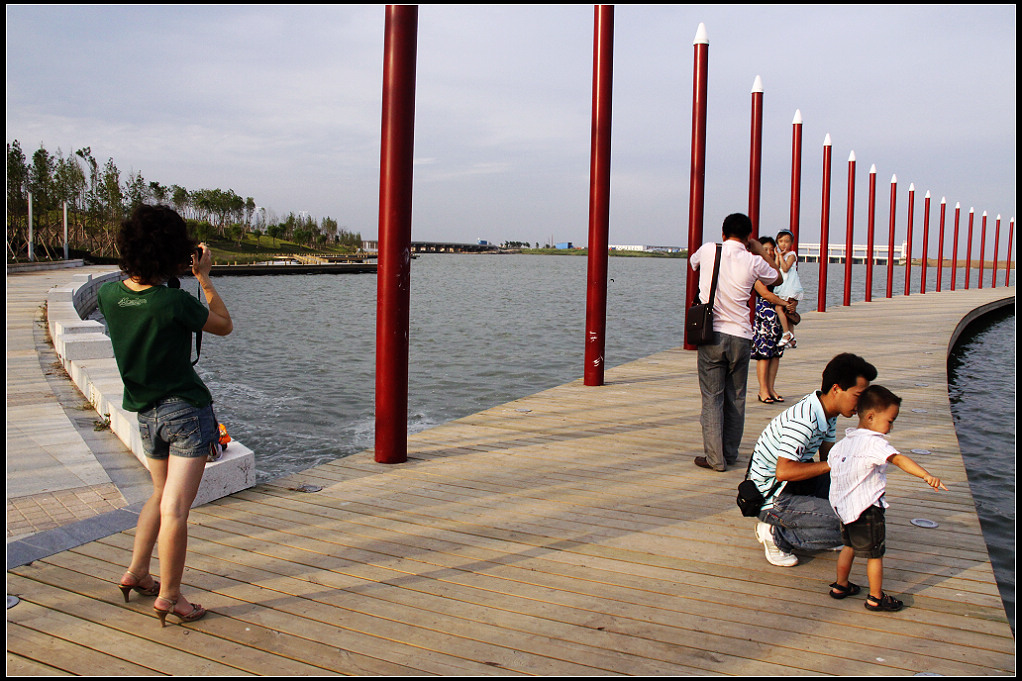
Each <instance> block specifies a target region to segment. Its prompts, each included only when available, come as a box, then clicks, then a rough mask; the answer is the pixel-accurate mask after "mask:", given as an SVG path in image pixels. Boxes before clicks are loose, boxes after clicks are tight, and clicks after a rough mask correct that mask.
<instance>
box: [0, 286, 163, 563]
mask: <svg viewBox="0 0 1022 681" xmlns="http://www.w3.org/2000/svg"><path fill="white" fill-rule="evenodd" d="M109 270H110V267H109V266H103V267H84V268H74V269H61V270H45V271H34V272H10V271H9V272H8V274H7V277H6V284H7V295H6V298H7V456H6V460H7V470H6V473H7V480H6V489H7V548H8V564H9V566H10V563H11V561H12V559H14V560H15V561H16V562H17V561H18V557H19V556H23V557H28V558H31V556H32V555H37V554H38V553H39V551H38V549H39V548H40V547H41V546H42V545H46V546H47V547H49V548H50V549H52V548H60V547H64V548H67V547H68V546H74V545H77V544H78V543H81V541H80V540H81V539H82V538H88V537H91V536H92V535H94V534H96V533H97V532H102V531H105V528H104V526H109V529H114V528H117V527H121V526H122V525H123V524H124V523H125V522H128V520H127V519H126V517H125V516H132V515H134V514H133V513H132V512H131V510H132V509H133V508H134V507H135V506H137V505H139V504H140V502H142V501H144V500H145V499H146V498H147V497H148V495H149V494H150V492H151V483H150V482H149V475H148V473H147V472H146V470H145V469H144V468H143V467H142V466H141V465H140V464H139V463H138V460H137V459H136V458H135V457H134V456H133V455H132V454H131V453H130V452H129V451H128V450H127V448H126V447H124V445H123V444H122V443H121V442H120V440H118V439H117V438H116V437H115V436H114V435H113V434H112V433H110V432H108V431H105V430H104V429H103V424H102V419H101V417H100V416H99V415H98V414H97V413H96V412H95V410H94V409H93V408H92V405H90V404H89V402H88V401H87V400H86V399H85V397H84V396H83V395H82V394H81V393H79V392H78V390H77V389H76V388H75V387H74V385H73V384H72V383H71V381H69V380H68V378H67V375H66V374H65V373H64V370H63V368H62V367H61V365H60V363H59V362H58V360H57V356H56V354H55V353H54V352H53V347H52V346H51V345H50V343H49V339H48V338H47V329H46V323H45V301H46V292H47V291H48V290H49V289H51V288H53V287H54V286H61V285H65V284H67V283H68V282H69V281H70V279H71V277H72V275H74V274H77V273H82V272H90V271H96V272H100V271H109ZM124 509H127V511H126V512H125V513H121V514H115V515H111V514H113V512H115V511H118V510H124ZM115 518H116V523H114V524H113V525H110V521H111V520H114V519H115ZM83 522H85V524H84V525H83V524H82V523H83ZM114 531H116V530H114ZM26 551H27V552H26Z"/></svg>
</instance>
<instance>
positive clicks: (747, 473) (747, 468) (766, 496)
mask: <svg viewBox="0 0 1022 681" xmlns="http://www.w3.org/2000/svg"><path fill="white" fill-rule="evenodd" d="M753 456H755V453H753V454H750V455H749V465H748V466H746V467H745V479H746V480H748V479H749V471H751V470H752V457H753ZM774 480H777V476H774ZM754 484H755V483H754ZM780 486H781V481H780V480H777V482H776V484H774V486H773V487H771V488H770V491H769V492H767V493H766V495H765V496H764V497H763V499H764V500H766V499H769V498H770V497H772V496H773V495H774V492H775V491H777V488H778V487H780Z"/></svg>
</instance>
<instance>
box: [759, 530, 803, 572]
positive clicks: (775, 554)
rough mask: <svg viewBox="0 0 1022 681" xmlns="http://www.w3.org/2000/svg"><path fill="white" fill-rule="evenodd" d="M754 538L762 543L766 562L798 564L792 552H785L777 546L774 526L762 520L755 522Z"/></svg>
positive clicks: (780, 564) (788, 565)
mask: <svg viewBox="0 0 1022 681" xmlns="http://www.w3.org/2000/svg"><path fill="white" fill-rule="evenodd" d="M756 540H757V541H759V543H760V544H762V545H763V551H764V552H765V553H766V559H767V562H768V563H770V564H771V565H776V566H778V567H791V566H793V565H798V556H796V555H795V554H793V553H785V552H784V551H781V550H780V549H779V548H777V544H776V543H775V542H774V528H773V526H772V525H769V524H767V523H764V522H760V523H757V524H756Z"/></svg>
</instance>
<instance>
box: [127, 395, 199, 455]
mask: <svg viewBox="0 0 1022 681" xmlns="http://www.w3.org/2000/svg"><path fill="white" fill-rule="evenodd" d="M138 431H139V434H140V435H141V436H142V448H143V449H144V450H145V455H146V456H147V457H148V458H150V459H166V458H167V457H168V456H170V455H171V454H173V455H174V456H183V457H187V458H193V457H199V456H208V455H209V445H210V443H211V442H213V440H214V439H216V438H217V437H219V431H218V426H217V422H216V416H215V415H214V414H213V405H211V404H208V405H206V406H205V407H193V406H192V405H191V404H189V403H188V402H186V401H185V400H183V399H181V398H180V397H168V398H166V399H163V400H160V401H159V402H157V403H156V406H154V407H152V408H150V409H147V410H145V411H140V412H138Z"/></svg>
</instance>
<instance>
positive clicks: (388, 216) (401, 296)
mask: <svg viewBox="0 0 1022 681" xmlns="http://www.w3.org/2000/svg"><path fill="white" fill-rule="evenodd" d="M418 21H419V19H418V8H417V7H415V6H408V5H389V6H388V7H387V9H386V26H385V30H384V47H383V53H384V55H383V59H384V63H383V122H382V141H381V149H380V217H379V220H380V226H379V237H380V243H379V256H378V259H379V262H378V267H377V304H376V461H377V462H378V463H403V462H404V461H406V460H407V458H408V304H409V294H410V290H409V279H410V277H409V274H410V269H411V236H412V155H413V147H414V138H415V54H416V42H417V32H418Z"/></svg>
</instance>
